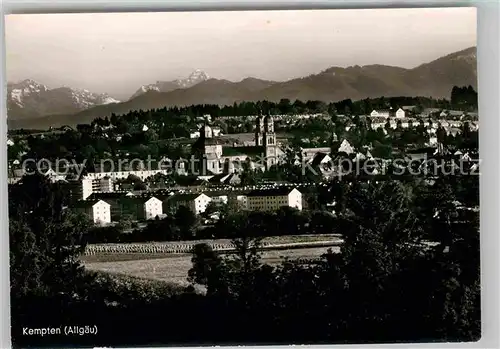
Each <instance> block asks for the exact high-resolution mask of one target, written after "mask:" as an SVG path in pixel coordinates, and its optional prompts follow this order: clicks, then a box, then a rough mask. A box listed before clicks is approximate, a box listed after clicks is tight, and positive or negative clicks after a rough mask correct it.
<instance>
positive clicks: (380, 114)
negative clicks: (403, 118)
mask: <svg viewBox="0 0 500 349" xmlns="http://www.w3.org/2000/svg"><path fill="white" fill-rule="evenodd" d="M370 116H371V117H383V118H388V117H389V116H390V110H386V109H380V110H373V111H372V112H371V113H370Z"/></svg>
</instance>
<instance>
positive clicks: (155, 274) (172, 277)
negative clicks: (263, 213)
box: [84, 247, 339, 285]
mask: <svg viewBox="0 0 500 349" xmlns="http://www.w3.org/2000/svg"><path fill="white" fill-rule="evenodd" d="M327 250H328V247H320V248H303V249H294V250H278V251H264V252H262V262H263V263H266V264H270V265H276V264H279V263H281V262H282V261H283V260H284V258H286V257H288V258H289V259H291V260H293V259H300V258H317V257H319V256H321V255H322V254H324V253H325V252H326V251H327ZM332 250H333V251H335V252H338V251H339V247H333V248H332ZM133 257H135V258H136V259H135V260H134V259H133ZM144 257H145V256H140V255H137V254H133V255H132V256H128V257H127V258H130V259H129V260H123V259H122V260H116V261H108V262H99V261H98V260H94V261H92V260H85V259H84V264H85V267H86V268H88V269H90V270H98V271H104V272H108V273H112V274H124V275H129V276H136V277H141V278H146V279H152V280H160V281H166V282H173V283H176V284H179V285H187V281H186V278H187V273H188V271H189V269H190V268H191V255H189V254H186V255H171V256H169V257H165V255H163V258H162V257H158V256H156V258H155V257H153V258H151V256H150V255H148V256H146V257H147V259H137V258H144Z"/></svg>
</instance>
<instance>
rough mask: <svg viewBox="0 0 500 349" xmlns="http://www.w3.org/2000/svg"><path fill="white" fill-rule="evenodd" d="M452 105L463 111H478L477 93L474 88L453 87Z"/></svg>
mask: <svg viewBox="0 0 500 349" xmlns="http://www.w3.org/2000/svg"><path fill="white" fill-rule="evenodd" d="M450 104H451V106H452V107H453V108H455V109H457V110H463V111H475V110H477V92H476V91H475V90H474V88H473V87H472V86H470V85H469V86H463V87H458V86H453V89H452V90H451V98H450Z"/></svg>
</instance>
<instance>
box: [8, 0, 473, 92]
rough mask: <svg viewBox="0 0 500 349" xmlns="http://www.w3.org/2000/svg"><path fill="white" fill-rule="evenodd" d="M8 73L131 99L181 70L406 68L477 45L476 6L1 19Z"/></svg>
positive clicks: (289, 72) (293, 73)
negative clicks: (3, 24)
mask: <svg viewBox="0 0 500 349" xmlns="http://www.w3.org/2000/svg"><path fill="white" fill-rule="evenodd" d="M5 23H6V27H5V35H6V53H7V79H8V81H11V82H17V81H21V80H24V79H33V80H36V81H38V82H40V83H43V84H45V85H47V86H48V87H49V88H56V87H60V86H70V87H74V88H81V89H88V90H90V91H92V92H97V93H103V92H106V93H109V94H110V95H112V96H114V97H118V98H121V99H124V98H128V97H130V95H132V94H133V93H134V92H135V91H136V90H137V89H138V88H140V86H141V85H145V84H151V83H154V82H156V81H158V80H173V79H177V78H184V77H187V76H188V75H189V74H190V73H191V72H192V71H193V70H195V69H201V70H203V71H205V72H206V73H207V74H208V75H209V76H210V77H214V78H218V79H227V80H231V81H240V80H242V79H243V78H245V77H249V76H252V77H256V78H261V79H267V80H274V81H285V80H289V79H292V78H296V77H301V76H307V75H309V74H314V73H318V72H320V71H322V70H324V69H327V68H329V67H332V66H340V67H347V66H353V65H367V64H384V65H393V66H400V67H404V68H413V67H415V66H418V65H420V64H423V63H427V62H429V61H432V60H434V59H436V58H439V57H441V56H444V55H446V54H449V53H452V52H455V51H459V50H462V49H465V48H468V47H471V46H476V9H475V8H433V9H369V10H297V11H241V12H170V13H168V12H163V13H161V12H157V13H90V14H28V15H9V16H7V17H6V21H5Z"/></svg>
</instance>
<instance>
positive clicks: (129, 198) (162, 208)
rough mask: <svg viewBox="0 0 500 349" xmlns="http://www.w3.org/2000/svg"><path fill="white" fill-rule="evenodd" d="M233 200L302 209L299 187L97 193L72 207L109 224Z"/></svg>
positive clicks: (254, 207)
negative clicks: (241, 190)
mask: <svg viewBox="0 0 500 349" xmlns="http://www.w3.org/2000/svg"><path fill="white" fill-rule="evenodd" d="M230 201H233V202H234V203H236V204H237V205H238V207H239V208H241V209H244V210H250V211H275V210H277V209H279V208H280V207H285V206H287V207H294V208H296V209H298V210H302V207H303V198H302V193H301V192H300V191H299V190H298V189H296V188H287V187H281V188H270V189H258V190H252V191H249V192H247V193H234V194H232V195H227V194H220V193H218V194H213V193H208V194H207V193H186V194H182V193H181V194H171V195H168V194H167V195H162V194H156V195H139V196H136V195H134V194H132V193H126V194H124V193H97V194H92V195H91V197H89V198H88V199H87V200H81V201H78V202H77V203H76V204H75V205H74V206H73V207H72V209H73V210H75V211H76V212H82V213H84V214H86V215H87V216H88V217H89V218H90V219H91V220H92V221H93V222H94V223H95V224H98V225H106V224H110V223H111V222H116V221H119V220H120V219H121V218H122V217H124V216H125V215H127V216H130V217H131V219H133V220H138V221H146V220H151V219H156V218H157V217H158V218H162V217H164V216H165V215H166V213H167V212H175V211H176V210H177V209H179V207H181V206H184V207H186V208H188V209H190V210H191V211H192V212H193V213H194V214H196V215H200V214H202V213H204V212H205V211H206V209H207V207H208V205H209V204H210V203H212V202H213V203H229V202H230Z"/></svg>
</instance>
